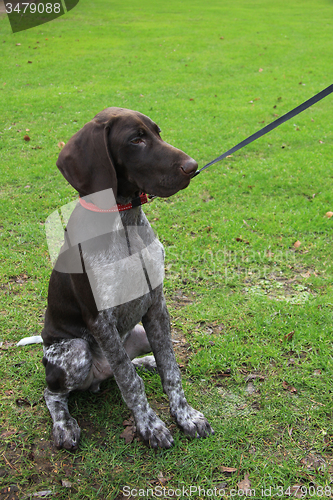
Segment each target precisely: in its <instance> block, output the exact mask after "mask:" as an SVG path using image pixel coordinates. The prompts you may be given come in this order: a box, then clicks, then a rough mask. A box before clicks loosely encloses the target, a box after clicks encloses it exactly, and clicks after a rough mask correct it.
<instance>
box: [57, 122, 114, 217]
mask: <svg viewBox="0 0 333 500" xmlns="http://www.w3.org/2000/svg"><path fill="white" fill-rule="evenodd" d="M95 118H96V117H95ZM95 118H94V119H93V120H91V121H90V122H88V123H87V124H86V125H85V126H84V127H83V128H82V129H81V130H79V131H78V132H77V133H76V134H75V135H73V137H71V138H70V139H69V141H68V142H67V144H66V145H65V146H64V148H63V149H62V151H61V152H60V155H59V158H58V160H57V167H58V168H59V170H60V172H61V173H62V174H63V176H64V177H65V179H66V180H67V181H68V182H69V183H70V184H71V185H72V186H73V187H74V189H76V190H77V191H78V192H79V194H80V195H81V196H86V195H93V194H94V193H98V192H100V191H104V190H107V189H110V188H111V189H112V190H113V193H114V198H116V197H117V175H116V171H115V168H114V165H113V161H112V158H111V154H110V151H109V145H108V136H109V133H110V128H111V126H112V121H113V119H114V116H113V117H110V118H109V119H108V120H106V121H102V122H101V121H98V120H96V119H95ZM114 198H113V197H112V199H113V200H112V201H113V204H114ZM91 199H92V201H93V202H94V203H95V204H96V205H97V206H98V207H99V208H103V209H108V208H110V202H111V200H110V199H103V196H101V195H100V196H97V195H95V196H91ZM111 205H112V202H111Z"/></svg>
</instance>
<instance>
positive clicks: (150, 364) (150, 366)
mask: <svg viewBox="0 0 333 500" xmlns="http://www.w3.org/2000/svg"><path fill="white" fill-rule="evenodd" d="M132 363H133V365H134V366H135V367H136V368H143V369H144V370H147V371H150V372H155V371H157V365H156V361H155V357H154V356H144V357H143V358H135V359H133V361H132Z"/></svg>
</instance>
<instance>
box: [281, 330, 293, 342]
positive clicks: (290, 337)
mask: <svg viewBox="0 0 333 500" xmlns="http://www.w3.org/2000/svg"><path fill="white" fill-rule="evenodd" d="M294 333H295V330H292V331H291V332H289V333H287V334H286V335H285V336H284V340H291V339H292V338H293V336H294Z"/></svg>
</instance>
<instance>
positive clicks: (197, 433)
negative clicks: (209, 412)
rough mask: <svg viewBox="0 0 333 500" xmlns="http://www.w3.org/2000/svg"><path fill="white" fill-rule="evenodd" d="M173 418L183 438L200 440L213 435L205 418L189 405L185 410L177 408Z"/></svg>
mask: <svg viewBox="0 0 333 500" xmlns="http://www.w3.org/2000/svg"><path fill="white" fill-rule="evenodd" d="M173 416H174V418H175V420H176V422H177V425H178V426H179V427H180V428H181V430H182V431H183V432H184V434H185V436H189V437H192V438H194V437H197V438H200V437H207V436H209V435H210V434H214V430H213V429H212V428H211V426H210V424H209V422H208V420H207V419H206V417H205V416H204V415H203V414H202V413H200V412H199V411H197V410H195V409H194V408H192V407H191V406H189V405H187V406H185V408H178V409H177V411H175V412H174V413H173Z"/></svg>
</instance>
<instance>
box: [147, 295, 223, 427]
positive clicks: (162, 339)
mask: <svg viewBox="0 0 333 500" xmlns="http://www.w3.org/2000/svg"><path fill="white" fill-rule="evenodd" d="M155 296H156V300H155V301H154V304H153V305H152V306H151V307H150V309H149V311H148V312H147V314H146V315H145V316H144V317H143V318H142V323H143V326H144V328H145V330H146V333H147V337H148V340H149V343H150V345H151V347H152V350H153V353H154V356H155V360H156V364H157V369H158V372H159V374H160V377H161V380H162V385H163V389H164V392H165V393H166V394H167V396H168V397H169V402H170V411H171V415H172V416H173V417H174V418H175V420H176V422H177V424H178V425H179V427H180V428H181V429H182V430H183V432H184V434H186V435H187V436H190V437H206V436H208V435H209V434H214V431H213V429H212V428H211V426H210V424H209V423H208V421H207V419H206V418H205V417H204V415H203V414H202V413H200V412H198V411H197V410H195V409H194V408H192V407H191V406H190V405H189V404H188V402H187V401H186V398H185V394H184V391H183V387H182V381H181V374H180V370H179V368H178V365H177V362H176V358H175V354H174V351H173V347H172V342H171V334H170V320H169V313H168V310H167V306H166V303H165V299H164V296H163V291H162V287H161V288H160V289H159V290H158V289H156V290H155Z"/></svg>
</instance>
